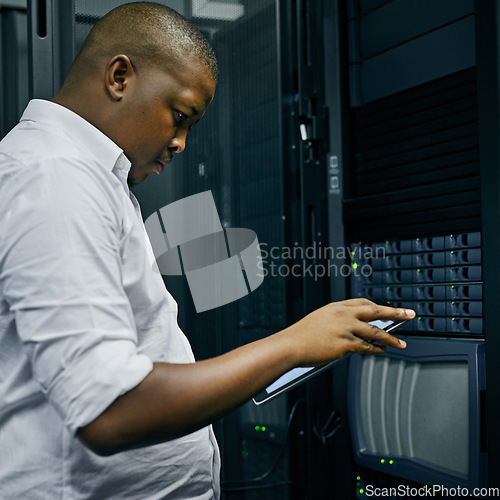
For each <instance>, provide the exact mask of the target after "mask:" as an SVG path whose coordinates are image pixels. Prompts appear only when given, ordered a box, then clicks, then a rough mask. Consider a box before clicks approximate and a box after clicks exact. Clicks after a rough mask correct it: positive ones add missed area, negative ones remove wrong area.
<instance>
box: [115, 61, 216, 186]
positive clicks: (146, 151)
mask: <svg viewBox="0 0 500 500" xmlns="http://www.w3.org/2000/svg"><path fill="white" fill-rule="evenodd" d="M135 76H136V78H134V79H133V80H131V81H129V82H128V83H127V85H128V88H127V91H126V92H125V93H124V97H123V103H122V107H121V110H120V113H119V115H118V116H117V122H116V125H115V127H114V134H113V135H114V140H115V142H116V143H117V144H118V145H119V146H120V147H121V148H122V149H123V150H124V152H125V155H126V156H127V158H128V159H129V160H130V162H131V163H132V167H131V169H130V173H129V183H131V184H137V183H139V182H142V181H143V180H144V179H146V177H148V176H150V175H153V174H161V173H162V171H163V169H164V167H165V166H166V165H167V164H168V163H170V161H171V160H172V155H173V154H174V153H182V151H183V150H184V147H185V143H186V135H187V133H188V131H189V129H190V128H191V127H192V126H193V125H194V124H195V123H196V122H198V121H199V120H200V119H201V117H202V116H203V113H204V112H205V109H206V108H207V106H208V105H209V104H210V102H211V100H212V98H213V95H214V92H215V82H214V80H213V77H212V75H211V73H210V71H209V70H208V68H206V67H205V66H204V65H203V64H201V63H200V62H198V61H191V63H189V64H186V65H184V66H183V67H182V68H173V69H172V68H167V70H165V71H164V70H162V69H161V68H144V69H142V70H141V68H140V67H139V68H137V71H136V73H135Z"/></svg>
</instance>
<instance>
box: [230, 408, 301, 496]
mask: <svg viewBox="0 0 500 500" xmlns="http://www.w3.org/2000/svg"><path fill="white" fill-rule="evenodd" d="M305 402H306V400H305V399H304V398H301V399H298V400H297V401H295V403H294V405H293V406H292V409H291V410H290V415H289V416H288V422H287V424H286V433H285V442H284V443H283V444H282V446H281V449H280V452H279V453H278V456H277V458H276V460H275V462H274V463H273V465H272V466H271V467H270V468H269V469H268V470H267V471H266V472H264V473H263V474H261V475H260V476H257V477H254V478H251V479H234V480H230V481H222V482H221V485H222V489H223V490H224V491H240V488H226V487H225V486H226V485H228V484H245V483H259V482H261V481H262V480H264V479H266V478H267V477H269V476H270V475H271V474H272V473H273V471H274V470H275V469H276V467H278V465H279V463H280V461H281V458H282V457H283V454H284V452H285V450H286V448H287V446H288V441H287V439H286V438H287V436H288V433H289V431H290V427H291V424H292V420H293V417H294V415H295V412H296V411H297V407H298V406H299V404H300V403H305ZM286 484H297V485H299V483H293V482H292V481H282V482H280V483H271V484H267V485H255V486H244V487H241V490H246V489H254V488H272V487H274V486H284V485H286ZM300 486H303V485H300Z"/></svg>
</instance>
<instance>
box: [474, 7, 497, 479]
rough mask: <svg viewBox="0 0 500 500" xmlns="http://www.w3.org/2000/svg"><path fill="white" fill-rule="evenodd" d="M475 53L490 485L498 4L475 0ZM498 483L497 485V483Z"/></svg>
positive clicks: (493, 468)
mask: <svg viewBox="0 0 500 500" xmlns="http://www.w3.org/2000/svg"><path fill="white" fill-rule="evenodd" d="M475 9H476V50H477V83H478V108H479V155H480V169H481V204H482V235H483V237H482V252H483V271H484V272H483V276H484V299H483V300H484V303H483V308H484V309H483V310H484V327H485V336H486V432H487V444H486V446H487V452H488V471H489V485H490V486H498V485H499V483H498V471H499V470H500V427H499V425H498V422H500V386H499V383H498V381H499V380H500V363H499V359H500V335H499V334H498V304H499V302H500V266H499V265H498V258H499V257H498V255H499V251H500V205H499V203H500V78H499V70H500V5H499V4H498V2H496V1H495V0H476V2H475ZM495 483H496V484H495Z"/></svg>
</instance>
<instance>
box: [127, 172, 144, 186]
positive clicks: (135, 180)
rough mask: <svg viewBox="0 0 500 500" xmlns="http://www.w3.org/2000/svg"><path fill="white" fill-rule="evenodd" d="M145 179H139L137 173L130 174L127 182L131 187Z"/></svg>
mask: <svg viewBox="0 0 500 500" xmlns="http://www.w3.org/2000/svg"><path fill="white" fill-rule="evenodd" d="M143 180H144V179H138V178H137V177H136V176H135V175H131V174H129V175H128V177H127V184H128V187H129V188H133V187H135V186H137V185H139V184H140V183H141V182H142V181H143Z"/></svg>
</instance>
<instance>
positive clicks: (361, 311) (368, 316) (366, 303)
mask: <svg viewBox="0 0 500 500" xmlns="http://www.w3.org/2000/svg"><path fill="white" fill-rule="evenodd" d="M343 303H344V304H345V305H346V306H348V307H356V308H357V309H358V314H357V317H358V319H361V320H363V321H366V322H368V321H373V320H376V319H381V320H387V319H392V320H401V321H402V320H408V319H413V318H414V317H415V311H413V310H412V309H403V308H401V307H390V306H382V305H379V304H375V303H374V302H371V301H370V300H368V299H349V300H345V301H344V302H343Z"/></svg>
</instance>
